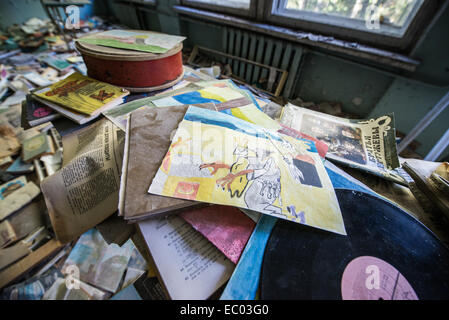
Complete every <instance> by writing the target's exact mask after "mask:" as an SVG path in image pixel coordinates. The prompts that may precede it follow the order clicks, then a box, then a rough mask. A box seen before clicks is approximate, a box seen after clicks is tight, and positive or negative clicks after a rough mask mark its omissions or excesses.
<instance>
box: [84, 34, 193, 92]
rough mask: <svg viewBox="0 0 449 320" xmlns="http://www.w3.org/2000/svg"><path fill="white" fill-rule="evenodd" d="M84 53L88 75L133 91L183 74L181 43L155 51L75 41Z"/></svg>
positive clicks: (161, 84) (158, 87)
mask: <svg viewBox="0 0 449 320" xmlns="http://www.w3.org/2000/svg"><path fill="white" fill-rule="evenodd" d="M75 45H76V48H77V50H78V51H79V52H80V53H81V55H82V56H83V60H84V63H85V64H86V67H87V75H88V76H89V77H91V78H94V79H97V80H99V81H103V82H107V83H110V84H113V85H116V86H119V87H122V88H125V89H128V90H130V91H133V92H149V91H155V90H162V89H165V88H168V87H171V86H173V85H175V84H176V83H178V82H179V81H180V80H181V79H182V77H183V75H184V68H183V66H182V43H179V44H178V45H176V46H175V47H174V48H172V49H170V50H169V51H167V52H165V53H162V54H156V53H148V52H141V51H133V50H126V49H118V48H111V47H105V46H99V45H94V44H89V43H83V42H78V41H76V42H75Z"/></svg>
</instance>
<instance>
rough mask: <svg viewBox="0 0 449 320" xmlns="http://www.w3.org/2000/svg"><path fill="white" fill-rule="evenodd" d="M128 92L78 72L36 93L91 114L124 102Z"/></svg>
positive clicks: (47, 99) (48, 99) (77, 110)
mask: <svg viewBox="0 0 449 320" xmlns="http://www.w3.org/2000/svg"><path fill="white" fill-rule="evenodd" d="M128 94H129V91H128V90H126V89H123V88H119V87H116V86H113V85H111V84H109V83H105V82H100V81H97V80H95V79H92V78H89V77H86V76H83V75H82V74H81V73H78V72H75V73H73V74H71V75H70V76H68V77H67V78H65V79H64V80H61V81H59V82H57V83H55V84H53V85H51V86H49V87H45V88H43V89H40V90H37V91H36V92H35V93H34V95H35V96H37V97H38V98H41V99H43V100H46V101H50V102H53V103H56V104H58V105H60V106H62V107H64V108H68V109H72V110H74V111H76V112H79V113H83V114H87V115H90V116H92V115H95V114H98V113H99V112H101V111H103V110H104V109H106V108H108V107H110V106H114V105H118V104H120V103H122V98H123V97H125V96H127V95H128Z"/></svg>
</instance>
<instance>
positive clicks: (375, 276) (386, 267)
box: [341, 256, 418, 300]
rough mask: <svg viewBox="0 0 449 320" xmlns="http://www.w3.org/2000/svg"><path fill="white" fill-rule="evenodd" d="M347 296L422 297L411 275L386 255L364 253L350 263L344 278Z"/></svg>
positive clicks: (380, 298) (349, 298) (344, 294)
mask: <svg viewBox="0 0 449 320" xmlns="http://www.w3.org/2000/svg"><path fill="white" fill-rule="evenodd" d="M341 296H342V298H343V300H418V296H417V295H416V293H415V291H414V290H413V288H412V286H411V285H410V284H409V283H408V281H407V279H405V277H404V276H403V275H402V274H401V273H400V272H399V271H398V270H397V269H396V268H395V267H393V266H392V265H390V264H389V263H387V262H385V261H384V260H382V259H379V258H376V257H371V256H362V257H358V258H355V259H353V260H352V261H351V262H350V263H348V265H347V266H346V268H345V270H344V272H343V277H342V280H341Z"/></svg>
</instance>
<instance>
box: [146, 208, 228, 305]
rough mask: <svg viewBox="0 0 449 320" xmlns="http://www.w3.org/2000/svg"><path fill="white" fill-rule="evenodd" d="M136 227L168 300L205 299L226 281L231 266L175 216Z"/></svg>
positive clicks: (222, 256)
mask: <svg viewBox="0 0 449 320" xmlns="http://www.w3.org/2000/svg"><path fill="white" fill-rule="evenodd" d="M138 225H139V228H140V231H141V233H142V235H143V237H144V238H145V242H146V243H147V246H148V249H149V250H150V252H151V255H152V257H153V259H154V262H155V264H156V267H157V269H158V271H159V275H160V278H161V280H162V281H161V282H162V283H163V284H164V286H165V288H166V290H167V291H168V293H169V295H170V298H171V299H173V300H182V299H186V300H187V299H188V300H203V299H207V298H209V297H210V296H211V295H212V294H213V293H214V292H215V291H217V290H218V289H219V288H220V287H221V286H222V285H223V284H224V283H225V282H226V281H227V280H228V279H229V278H230V276H231V274H232V272H233V270H234V265H233V263H232V262H231V261H230V260H228V259H227V258H226V257H225V256H224V255H223V253H221V252H220V251H219V250H218V249H217V248H216V247H215V246H214V245H213V244H212V243H211V242H209V241H208V240H207V239H206V238H205V237H203V236H202V235H201V234H200V233H199V232H198V231H196V230H195V229H193V228H192V227H191V226H190V225H189V224H188V223H187V222H186V221H184V220H183V219H181V218H179V217H178V216H175V215H169V216H167V217H163V218H158V219H148V220H145V221H143V222H140V223H139V224H138Z"/></svg>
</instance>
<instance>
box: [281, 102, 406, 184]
mask: <svg viewBox="0 0 449 320" xmlns="http://www.w3.org/2000/svg"><path fill="white" fill-rule="evenodd" d="M280 122H281V124H283V125H286V126H288V127H290V128H293V129H295V130H298V131H301V132H302V133H305V134H307V135H310V136H312V137H314V138H316V139H319V140H321V141H323V142H325V143H326V144H328V146H329V150H328V152H327V154H326V158H328V159H330V160H334V161H336V162H339V163H341V164H344V165H348V166H350V167H353V168H357V169H361V170H364V171H367V172H369V173H372V174H375V175H377V176H380V177H383V178H385V179H388V180H391V181H394V182H397V183H400V184H404V185H405V184H406V181H405V179H404V178H403V177H402V170H401V168H400V163H399V158H398V155H397V150H396V140H395V139H396V130H395V122H394V115H393V114H388V115H384V116H381V117H378V118H375V119H366V120H354V119H345V118H339V117H335V116H331V115H328V114H324V113H321V112H317V111H313V110H309V109H305V108H301V107H298V106H295V105H293V104H291V103H289V104H287V105H286V106H285V107H284V109H283V111H282V114H281V118H280Z"/></svg>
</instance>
